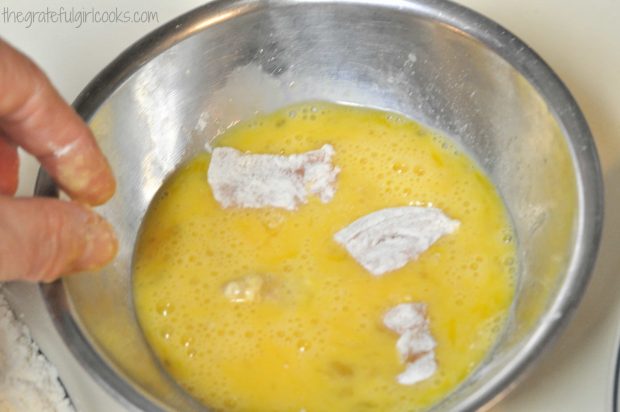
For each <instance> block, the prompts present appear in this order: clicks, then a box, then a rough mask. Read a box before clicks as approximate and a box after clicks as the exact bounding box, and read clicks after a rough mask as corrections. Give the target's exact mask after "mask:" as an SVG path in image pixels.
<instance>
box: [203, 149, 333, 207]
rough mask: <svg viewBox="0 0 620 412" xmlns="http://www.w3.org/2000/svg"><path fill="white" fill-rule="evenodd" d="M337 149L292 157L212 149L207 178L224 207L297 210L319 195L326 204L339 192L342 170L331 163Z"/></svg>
mask: <svg viewBox="0 0 620 412" xmlns="http://www.w3.org/2000/svg"><path fill="white" fill-rule="evenodd" d="M333 156H334V148H333V147H332V146H331V145H329V144H326V145H324V146H323V147H321V148H320V149H319V150H313V151H310V152H306V153H301V154H294V155H290V156H278V155H271V154H246V153H242V152H240V151H238V150H235V149H233V148H230V147H217V148H215V149H213V154H212V156H211V163H210V164H209V171H208V181H209V184H210V185H211V190H212V191H213V196H214V197H215V199H216V200H217V201H218V203H219V204H220V205H221V206H222V207H224V208H230V207H242V208H261V207H268V206H272V207H278V208H282V209H286V210H295V209H296V208H297V206H299V205H300V204H303V203H307V201H308V200H307V197H308V195H311V194H312V195H316V196H318V197H319V199H321V201H322V202H323V203H327V202H329V201H330V200H331V199H332V198H333V197H334V194H335V193H336V187H335V183H336V177H337V176H338V173H339V172H340V169H339V168H338V167H335V166H333V165H332V157H333Z"/></svg>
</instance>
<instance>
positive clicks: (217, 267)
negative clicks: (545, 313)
mask: <svg viewBox="0 0 620 412" xmlns="http://www.w3.org/2000/svg"><path fill="white" fill-rule="evenodd" d="M326 143H329V144H331V145H332V146H333V147H334V149H335V156H334V163H335V165H337V166H338V167H339V168H340V169H341V172H340V174H339V176H338V180H337V190H336V194H335V196H334V198H333V200H332V201H331V202H329V203H321V201H320V200H319V199H317V198H316V197H310V198H309V202H308V204H302V205H300V206H299V207H298V209H297V210H295V211H286V210H283V209H275V208H263V209H239V208H236V209H235V208H231V209H223V208H222V207H221V206H220V205H219V204H218V203H217V202H216V201H215V199H214V198H213V195H212V193H211V189H210V186H209V183H208V182H207V170H208V166H209V159H210V155H209V153H203V154H200V155H198V156H197V157H195V158H194V159H193V160H191V161H190V162H188V163H186V164H185V165H183V166H182V167H180V168H179V169H178V170H177V171H176V172H175V173H174V174H173V175H172V177H170V178H169V179H168V180H167V181H166V182H165V183H164V185H163V187H162V188H161V190H160V191H159V192H158V194H157V195H156V196H155V198H154V200H153V202H152V204H151V206H150V209H149V211H148V213H147V215H146V218H145V220H144V222H143V225H142V230H141V233H140V236H139V239H138V242H137V246H136V251H135V257H134V273H133V282H134V283H133V284H134V299H135V307H136V311H137V315H138V318H139V321H140V324H141V326H142V328H143V330H144V333H145V336H146V338H147V340H148V342H149V343H150V345H151V347H152V349H153V351H154V353H155V354H156V355H157V357H158V358H159V359H160V361H161V363H162V365H163V366H164V367H165V369H166V370H167V371H168V372H169V373H170V374H171V375H172V376H173V377H174V379H176V380H177V381H178V383H179V384H180V385H181V386H183V387H184V388H185V389H186V390H187V391H188V392H189V393H191V394H192V395H193V396H194V397H196V398H197V399H199V400H200V401H202V402H203V403H204V404H206V405H208V406H210V407H212V408H213V409H214V410H217V411H248V412H261V411H266V412H277V411H294V412H299V411H305V412H325V411H327V412H338V411H350V412H363V411H381V412H387V411H420V410H424V409H426V408H428V407H429V406H431V405H432V404H433V403H435V402H437V401H439V400H440V399H441V398H443V397H444V396H446V395H447V394H448V393H449V392H450V391H451V390H453V389H454V388H455V387H456V386H457V385H458V384H459V383H460V382H462V381H463V379H464V378H466V377H467V376H468V374H469V373H471V372H472V371H473V370H474V369H475V368H476V366H477V365H479V363H480V362H481V360H482V359H483V358H484V356H485V354H487V353H488V351H489V350H490V348H491V347H492V345H493V344H494V342H495V341H496V339H497V337H498V335H499V333H501V331H502V328H503V324H504V320H505V319H506V317H507V313H508V310H509V307H510V305H511V302H512V299H513V295H514V287H515V257H516V251H515V244H514V241H513V240H512V239H513V236H512V228H511V225H510V221H509V217H508V215H507V212H506V210H505V208H504V205H503V203H502V200H501V198H500V196H499V194H498V193H497V191H496V190H495V188H494V186H493V184H492V183H491V182H490V181H489V179H488V178H487V176H485V174H484V173H483V172H482V171H481V169H480V168H479V167H478V166H477V165H476V164H475V163H474V162H473V161H472V160H471V159H470V158H469V157H468V156H467V155H466V154H465V153H463V151H461V150H460V149H459V148H458V147H457V146H456V145H455V144H454V143H452V142H451V141H450V140H447V139H445V138H443V137H440V136H438V135H437V134H435V133H433V132H431V131H429V130H426V129H424V128H423V127H421V126H420V125H418V124H416V123H415V122H413V121H411V120H408V119H407V118H405V117H402V116H400V115H396V114H392V113H387V112H383V111H378V110H371V109H366V108H358V107H350V106H342V105H336V104H330V103H318V102H312V103H306V104H301V105H296V106H292V107H288V108H285V109H282V110H280V111H277V112H275V113H272V114H268V115H264V116H259V117H257V118H255V119H253V120H251V121H248V122H245V123H242V124H239V125H237V126H235V127H233V128H231V129H230V130H229V131H227V132H226V133H225V134H224V135H222V136H220V137H219V138H218V139H217V140H216V141H215V143H214V146H228V147H233V148H236V149H238V150H242V151H246V152H249V153H271V154H294V153H302V152H306V151H310V150H315V149H318V148H320V147H321V146H322V145H324V144H326ZM406 205H421V206H425V205H429V206H430V205H432V206H435V207H438V208H440V209H442V210H443V212H444V213H445V214H446V215H447V216H449V217H450V218H452V219H456V220H459V221H460V227H459V228H458V230H456V231H455V232H454V233H453V234H449V235H446V236H444V237H442V238H441V239H439V241H437V242H436V243H435V244H434V245H432V246H431V247H430V248H429V249H428V250H427V251H426V252H424V253H423V254H421V255H420V257H419V258H418V259H417V260H416V261H412V262H409V263H408V264H407V265H406V266H404V267H403V268H401V269H399V270H396V271H393V272H390V273H386V274H384V275H383V276H378V277H376V276H372V275H371V274H369V273H368V272H367V271H366V270H364V268H363V267H362V266H361V265H360V264H358V263H357V262H356V261H355V260H354V259H353V258H352V257H351V256H350V255H349V254H348V253H347V251H346V250H345V249H344V248H343V247H342V246H340V245H339V244H337V243H336V242H335V241H334V239H333V235H334V233H336V232H337V231H339V230H340V229H342V228H344V227H346V226H347V225H349V224H350V223H351V222H353V221H354V220H356V219H357V218H359V217H361V216H364V215H366V214H369V213H371V212H374V211H377V210H380V209H383V208H387V207H396V206H406ZM257 284H258V286H260V292H259V293H258V294H257V295H255V294H253V292H252V291H253V290H254V289H252V287H253V285H257ZM231 285H232V286H234V287H237V286H239V285H242V286H243V287H246V288H249V289H248V290H247V292H248V293H247V294H246V295H244V296H245V298H247V299H238V300H235V299H230V296H229V295H228V294H227V293H226V292H227V289H228V288H230V287H231ZM256 290H258V289H256ZM404 302H424V303H426V304H427V305H428V306H427V313H428V318H429V322H430V330H431V333H432V336H433V337H434V339H435V340H436V342H437V347H436V349H435V354H436V359H437V365H438V369H437V372H436V373H435V374H434V375H433V376H432V377H431V378H429V379H427V380H424V381H422V382H419V383H417V384H414V385H410V386H405V385H400V384H399V383H398V382H397V381H396V377H397V375H398V374H400V373H401V372H403V371H404V368H405V365H404V364H403V363H402V362H401V359H400V357H399V354H398V352H397V350H396V347H395V344H396V340H397V339H398V335H396V334H395V333H394V332H392V331H390V330H388V329H387V328H386V327H385V326H384V325H383V315H384V314H385V312H386V311H387V310H389V309H390V308H392V307H394V306H395V305H397V304H400V303H404Z"/></svg>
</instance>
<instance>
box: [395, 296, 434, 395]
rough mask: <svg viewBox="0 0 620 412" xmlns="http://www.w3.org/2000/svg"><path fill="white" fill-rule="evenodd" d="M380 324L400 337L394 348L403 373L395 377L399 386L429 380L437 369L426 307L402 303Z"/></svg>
mask: <svg viewBox="0 0 620 412" xmlns="http://www.w3.org/2000/svg"><path fill="white" fill-rule="evenodd" d="M383 324H384V325H385V326H386V327H387V328H388V329H390V330H392V331H394V332H396V333H398V334H399V335H400V337H399V338H398V341H397V342H396V349H397V351H398V353H399V355H400V357H401V360H402V362H403V363H405V364H406V367H405V371H404V372H403V373H401V374H400V375H398V376H397V377H396V380H397V381H398V383H400V384H401V385H413V384H415V383H418V382H420V381H423V380H425V379H428V378H430V377H431V376H433V374H434V373H435V371H436V370H437V363H436V362H435V350H434V349H435V346H436V343H435V340H434V339H433V337H432V336H431V332H430V329H429V326H428V319H427V318H426V304H424V303H402V304H400V305H397V306H395V307H393V308H392V309H390V310H389V311H388V312H387V313H386V314H385V315H384V316H383Z"/></svg>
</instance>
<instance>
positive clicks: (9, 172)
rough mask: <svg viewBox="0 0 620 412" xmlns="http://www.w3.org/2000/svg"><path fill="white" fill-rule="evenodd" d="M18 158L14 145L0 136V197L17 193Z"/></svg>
mask: <svg viewBox="0 0 620 412" xmlns="http://www.w3.org/2000/svg"><path fill="white" fill-rule="evenodd" d="M18 175H19V156H18V155H17V147H16V146H15V144H14V143H12V142H10V141H9V140H7V139H5V138H4V137H2V135H0V196H1V195H11V196H12V195H14V194H15V192H16V191H17V183H18V180H17V177H18Z"/></svg>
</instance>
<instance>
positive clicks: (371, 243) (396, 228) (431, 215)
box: [334, 206, 459, 276]
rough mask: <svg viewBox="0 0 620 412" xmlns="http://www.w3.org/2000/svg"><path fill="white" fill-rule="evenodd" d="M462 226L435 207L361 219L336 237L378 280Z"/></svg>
mask: <svg viewBox="0 0 620 412" xmlns="http://www.w3.org/2000/svg"><path fill="white" fill-rule="evenodd" d="M458 227H459V222H458V221H456V220H452V219H450V218H449V217H447V216H446V215H445V214H444V213H443V212H442V211H441V210H440V209H437V208H434V207H417V206H405V207H393V208H387V209H382V210H379V211H376V212H373V213H370V214H368V215H366V216H363V217H361V218H359V219H357V220H356V221H355V222H353V223H351V224H350V225H349V226H347V227H345V228H344V229H342V230H340V231H339V232H338V233H336V234H335V235H334V239H335V240H336V242H338V243H340V244H341V245H342V246H344V247H345V248H346V249H347V251H348V252H349V253H350V254H351V256H353V258H354V259H355V260H356V261H357V262H358V263H359V264H360V265H362V266H363V267H364V268H365V269H366V270H368V271H369V272H370V273H372V274H373V275H375V276H380V275H383V274H384V273H386V272H391V271H393V270H396V269H400V268H401V267H403V266H405V265H406V264H407V262H409V261H411V260H415V259H417V258H418V256H419V255H420V254H422V253H423V252H424V251H425V250H427V249H428V248H429V247H431V246H432V244H433V243H435V242H436V241H437V240H439V238H440V237H442V236H444V235H447V234H450V233H453V232H454V231H455V230H456V229H458Z"/></svg>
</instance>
